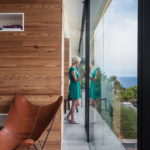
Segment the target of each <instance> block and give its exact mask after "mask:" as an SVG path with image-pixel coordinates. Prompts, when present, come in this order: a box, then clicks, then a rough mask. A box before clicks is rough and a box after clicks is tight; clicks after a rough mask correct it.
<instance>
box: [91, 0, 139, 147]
mask: <svg viewBox="0 0 150 150" xmlns="http://www.w3.org/2000/svg"><path fill="white" fill-rule="evenodd" d="M96 4H97V5H96ZM103 8H105V10H104V9H103ZM90 53H91V58H90V59H91V66H90V68H91V72H90V79H91V80H90V98H89V99H90V104H91V105H90V140H91V145H92V146H93V147H95V149H97V150H98V149H103V150H109V149H115V150H126V149H127V150H128V149H131V148H132V149H134V150H136V149H137V0H126V1H122V0H112V1H111V2H110V1H108V0H100V1H99V2H98V1H96V0H93V1H92V2H91V52H90ZM92 146H91V148H92Z"/></svg>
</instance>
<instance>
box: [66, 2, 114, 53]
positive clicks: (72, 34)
mask: <svg viewBox="0 0 150 150" xmlns="http://www.w3.org/2000/svg"><path fill="white" fill-rule="evenodd" d="M110 2H111V0H91V13H90V14H91V24H90V26H91V27H90V31H91V39H92V37H93V33H94V30H95V28H96V26H97V24H98V22H99V21H100V20H101V18H102V16H103V14H104V12H105V11H106V9H107V7H108V6H109V4H110ZM63 5H64V22H65V23H64V26H65V31H66V37H68V38H70V48H71V51H72V53H73V54H74V55H76V54H77V52H78V48H79V40H80V32H81V21H82V13H83V5H84V4H83V0H64V4H63Z"/></svg>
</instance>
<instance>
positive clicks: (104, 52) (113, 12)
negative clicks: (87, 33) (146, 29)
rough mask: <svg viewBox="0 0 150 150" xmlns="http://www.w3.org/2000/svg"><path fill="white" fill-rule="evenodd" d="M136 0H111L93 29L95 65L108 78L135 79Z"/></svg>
mask: <svg viewBox="0 0 150 150" xmlns="http://www.w3.org/2000/svg"><path fill="white" fill-rule="evenodd" d="M137 13H138V12H137V0H112V2H111V4H110V6H109V8H108V9H107V11H106V13H105V15H104V17H103V19H102V20H100V22H99V24H98V26H97V28H96V30H95V36H94V38H95V42H94V47H95V63H96V66H98V65H100V67H101V70H102V71H103V72H105V73H106V74H107V75H108V76H111V75H117V76H137Z"/></svg>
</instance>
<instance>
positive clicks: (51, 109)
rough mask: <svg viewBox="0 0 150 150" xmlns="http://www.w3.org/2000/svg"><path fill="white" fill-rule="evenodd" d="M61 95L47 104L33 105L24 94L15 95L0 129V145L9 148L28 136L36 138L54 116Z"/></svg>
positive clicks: (3, 149) (4, 149) (5, 149)
mask: <svg viewBox="0 0 150 150" xmlns="http://www.w3.org/2000/svg"><path fill="white" fill-rule="evenodd" d="M61 102H62V97H59V98H58V100H57V101H56V102H54V103H52V104H49V105H47V106H43V107H40V106H35V105H33V104H31V103H30V102H29V101H27V100H26V98H25V97H24V96H21V95H19V96H16V97H15V99H14V100H13V102H12V105H11V107H10V111H9V114H8V119H7V121H6V124H5V126H4V128H3V129H2V130H1V131H0V143H1V145H0V147H1V149H2V150H11V149H13V148H15V147H16V146H17V145H18V144H20V143H21V142H22V141H23V140H26V139H28V138H30V139H33V140H37V139H38V138H39V137H40V135H41V134H42V133H43V131H44V130H45V129H46V127H47V126H48V124H49V123H50V122H51V120H52V119H53V117H54V116H55V114H56V112H57V110H58V108H59V107H60V105H61Z"/></svg>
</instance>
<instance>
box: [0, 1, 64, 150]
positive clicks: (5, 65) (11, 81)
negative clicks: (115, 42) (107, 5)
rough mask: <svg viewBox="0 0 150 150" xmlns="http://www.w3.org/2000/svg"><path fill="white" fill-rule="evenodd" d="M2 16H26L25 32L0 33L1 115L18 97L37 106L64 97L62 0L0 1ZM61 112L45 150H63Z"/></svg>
mask: <svg viewBox="0 0 150 150" xmlns="http://www.w3.org/2000/svg"><path fill="white" fill-rule="evenodd" d="M0 12H2V13H8V12H9V13H24V18H25V20H24V22H25V31H24V32H0V113H6V112H8V109H9V106H10V103H11V101H12V98H13V97H14V95H15V94H17V93H21V94H24V95H25V96H26V97H27V99H28V100H29V101H31V102H32V103H34V104H37V105H46V104H49V103H51V102H52V101H54V100H56V99H57V98H58V96H59V95H61V87H62V86H61V68H62V67H61V56H62V51H61V50H62V45H61V43H62V0H0ZM60 112H61V111H59V113H58V114H57V116H56V120H55V124H54V127H53V129H52V132H51V134H50V138H49V139H48V141H49V142H48V144H47V146H46V148H45V149H46V150H60V142H61V138H60V137H61V132H60V131H61V113H60Z"/></svg>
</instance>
